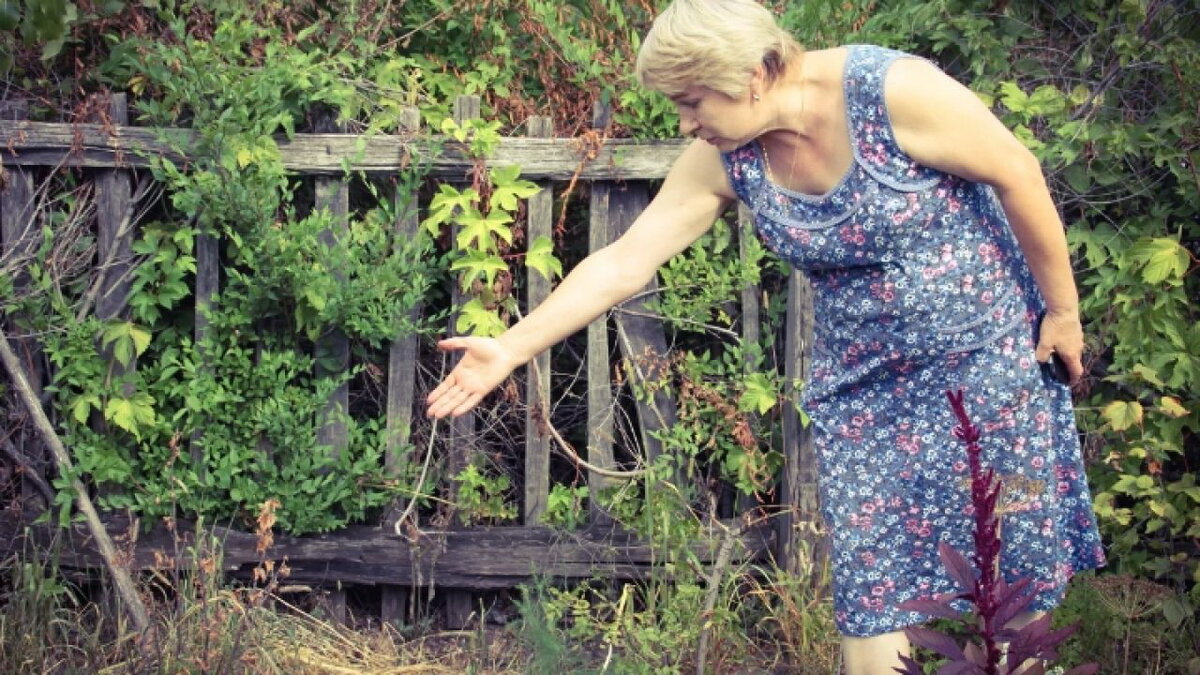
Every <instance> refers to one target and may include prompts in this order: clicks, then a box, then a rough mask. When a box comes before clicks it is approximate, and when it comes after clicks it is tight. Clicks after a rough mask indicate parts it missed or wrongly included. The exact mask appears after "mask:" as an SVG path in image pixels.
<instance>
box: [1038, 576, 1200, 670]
mask: <svg viewBox="0 0 1200 675" xmlns="http://www.w3.org/2000/svg"><path fill="white" fill-rule="evenodd" d="M1181 602H1182V601H1181V599H1180V598H1179V597H1177V596H1176V595H1175V594H1174V593H1173V591H1172V589H1170V588H1168V587H1166V586H1162V585H1159V584H1155V583H1152V582H1149V581H1146V580H1144V579H1138V578H1136V577H1132V576H1129V575H1124V574H1109V575H1099V576H1096V575H1091V574H1088V575H1083V576H1080V577H1077V578H1076V579H1075V580H1073V581H1072V583H1071V585H1070V587H1069V588H1068V591H1067V596H1066V598H1065V599H1064V600H1063V603H1062V606H1061V607H1059V609H1058V610H1057V611H1056V612H1055V615H1054V626H1055V627H1056V628H1059V627H1063V626H1069V625H1077V626H1078V630H1077V632H1076V633H1075V634H1074V635H1072V637H1071V639H1070V640H1069V641H1067V642H1066V643H1065V644H1064V645H1063V646H1062V647H1060V649H1059V652H1060V654H1061V661H1060V662H1061V663H1062V664H1063V665H1064V666H1065V667H1068V668H1069V667H1072V666H1074V665H1078V664H1080V663H1088V662H1091V663H1096V664H1098V665H1099V666H1100V670H1099V671H1098V672H1101V673H1130V674H1133V673H1196V672H1200V656H1198V655H1200V631H1197V627H1196V622H1197V619H1196V618H1195V617H1194V616H1191V615H1189V614H1188V613H1187V612H1186V610H1185V609H1183V608H1181V607H1180V604H1181Z"/></svg>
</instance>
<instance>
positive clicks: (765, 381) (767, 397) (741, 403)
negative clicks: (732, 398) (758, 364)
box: [738, 373, 778, 415]
mask: <svg viewBox="0 0 1200 675" xmlns="http://www.w3.org/2000/svg"><path fill="white" fill-rule="evenodd" d="M777 401H778V399H777V397H776V395H775V388H774V387H773V386H772V385H771V382H770V378H768V377H767V376H766V375H765V374H763V373H751V374H750V375H749V376H748V377H747V378H746V381H745V390H743V391H742V395H741V396H740V397H739V398H738V409H739V410H741V411H743V412H751V411H754V412H757V413H758V414H760V415H764V414H766V413H767V412H768V411H769V410H771V408H774V407H775V404H776V402H777Z"/></svg>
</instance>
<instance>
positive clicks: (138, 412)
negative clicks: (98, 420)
mask: <svg viewBox="0 0 1200 675" xmlns="http://www.w3.org/2000/svg"><path fill="white" fill-rule="evenodd" d="M153 405H154V399H153V398H151V397H150V395H149V394H144V393H142V394H134V395H133V396H132V397H130V398H119V397H116V398H112V399H109V401H108V405H107V406H106V407H105V409H104V419H106V420H109V421H110V422H112V423H113V424H116V425H117V426H119V427H121V428H122V429H124V430H126V431H128V432H129V433H131V434H133V435H134V436H136V437H138V438H141V433H140V431H141V428H142V427H145V426H150V425H153V424H154V419H155V418H154V407H153Z"/></svg>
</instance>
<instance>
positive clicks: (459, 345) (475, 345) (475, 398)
mask: <svg viewBox="0 0 1200 675" xmlns="http://www.w3.org/2000/svg"><path fill="white" fill-rule="evenodd" d="M438 349H440V350H442V351H445V352H454V351H461V352H463V354H462V358H461V359H460V360H459V362H458V365H456V366H454V370H451V371H450V374H449V375H447V376H446V379H444V380H442V382H441V383H440V384H438V386H437V388H435V389H434V390H433V391H432V392H430V393H429V396H428V397H426V399H425V402H426V403H427V404H428V407H427V408H426V414H427V415H429V416H430V417H437V418H442V417H445V416H447V415H453V416H455V417H458V416H459V415H462V414H464V413H466V412H467V411H469V410H470V409H471V408H474V407H475V406H476V405H477V404H478V403H479V402H480V401H481V400H483V397H484V396H486V395H487V393H488V392H490V391H491V390H493V389H495V388H496V386H497V385H499V384H500V383H501V382H503V381H504V378H506V377H508V375H509V373H511V372H512V371H513V369H515V368H516V367H517V366H518V365H520V364H518V363H517V361H516V359H514V358H513V357H512V355H511V354H510V353H509V352H508V350H507V349H505V347H504V345H503V344H501V342H500V341H499V340H496V339H495V338H480V337H455V338H449V339H446V340H442V341H441V342H439V343H438Z"/></svg>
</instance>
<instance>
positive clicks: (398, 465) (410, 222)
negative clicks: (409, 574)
mask: <svg viewBox="0 0 1200 675" xmlns="http://www.w3.org/2000/svg"><path fill="white" fill-rule="evenodd" d="M400 127H401V130H402V131H404V132H407V133H415V132H417V131H418V130H420V128H421V113H420V111H419V110H417V109H416V108H411V107H410V108H405V109H404V112H403V113H402V115H401V118H400ZM417 191H418V186H413V185H407V184H405V183H403V182H401V183H399V184H398V185H397V186H396V194H395V197H394V203H395V205H396V223H395V233H396V239H397V241H411V240H413V239H415V238H416V237H417V235H418V230H419V229H420V217H419V216H418V213H417ZM420 314H421V306H420V305H419V304H417V305H414V306H413V307H412V309H410V310H409V313H408V318H409V319H411V320H413V321H415V320H416V319H417V317H419V316H420ZM416 376H417V336H416V335H415V334H413V335H405V336H403V337H400V338H397V339H395V340H393V341H392V345H391V348H390V350H389V352H388V379H387V383H388V384H387V448H386V449H385V451H384V453H385V454H384V460H383V462H384V472H385V473H386V474H387V475H388V476H389V477H394V478H401V477H403V476H404V475H405V474H406V473H407V467H408V457H407V456H406V454H405V453H406V452H407V450H408V444H409V441H410V439H411V438H412V419H413V405H414V403H415V401H414V400H413V399H414V397H415V395H416ZM420 487H421V486H419V485H418V486H416V489H420ZM412 498H413V499H416V496H415V495H413V497H412ZM393 511H395V509H393ZM398 515H399V514H396V513H393V514H391V516H390V517H389V518H388V519H387V520H388V521H389V522H390V521H392V520H394V519H395V518H396V517H398ZM407 600H408V592H407V590H406V589H405V588H404V587H402V586H395V585H391V584H388V585H384V586H383V587H381V589H380V612H379V615H380V616H379V618H380V619H381V620H382V621H383V622H384V623H390V624H395V623H398V622H400V621H402V620H403V619H404V613H405V606H406V605H407Z"/></svg>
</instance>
